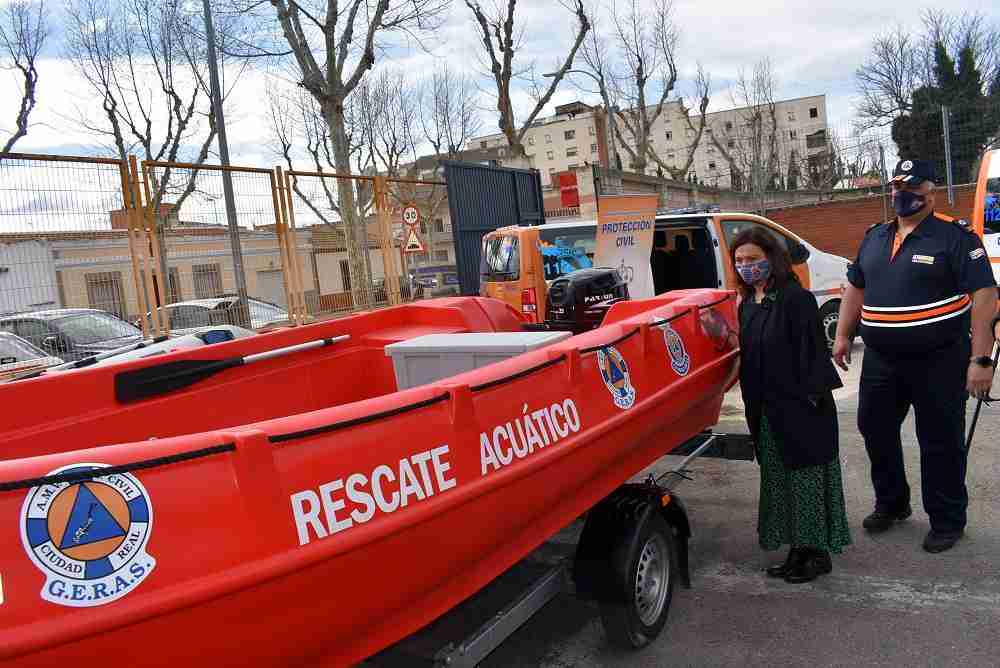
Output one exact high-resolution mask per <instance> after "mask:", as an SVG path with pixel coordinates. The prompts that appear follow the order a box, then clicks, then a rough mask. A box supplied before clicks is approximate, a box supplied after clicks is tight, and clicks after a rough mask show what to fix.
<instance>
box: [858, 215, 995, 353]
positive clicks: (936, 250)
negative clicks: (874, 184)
mask: <svg viewBox="0 0 1000 668" xmlns="http://www.w3.org/2000/svg"><path fill="white" fill-rule="evenodd" d="M896 230H897V223H896V220H895V219H893V220H891V221H890V222H888V223H885V224H882V225H877V226H875V227H874V228H872V229H870V230H869V231H868V233H867V234H866V235H865V238H864V240H862V242H861V247H860V248H859V249H858V256H857V259H856V260H855V261H854V263H853V264H852V265H851V266H850V268H848V270H847V280H848V281H850V283H851V285H853V286H854V287H856V288H858V289H861V290H864V292H865V297H864V305H863V306H862V310H861V337H862V339H863V340H864V342H865V345H866V346H869V347H871V348H874V349H875V350H877V351H879V352H880V353H883V354H887V355H892V354H919V353H927V352H931V351H934V350H937V349H940V348H944V347H947V346H949V345H951V344H953V343H955V342H957V341H959V340H960V339H962V337H968V336H969V329H970V327H971V320H970V315H969V312H970V310H971V309H972V300H971V299H970V297H969V294H970V293H973V292H975V291H976V290H979V289H981V288H985V287H990V286H995V285H996V281H995V280H994V278H993V270H992V268H991V267H990V259H989V257H988V256H987V254H986V250H985V249H984V248H983V243H982V240H981V239H980V238H979V236H977V235H976V234H975V233H974V232H972V231H971V230H969V229H967V228H964V227H962V226H961V225H957V224H955V223H954V222H952V220H951V219H949V218H947V217H945V216H942V215H940V214H937V213H933V212H932V213H930V214H928V215H927V217H926V218H924V219H923V220H922V221H921V222H920V224H919V225H917V227H916V228H915V229H914V230H913V231H912V232H910V234H908V235H907V237H906V239H905V240H904V241H903V243H902V245H901V246H900V247H899V249H898V251H897V252H896V255H895V257H893V255H892V252H893V243H894V240H895V237H896Z"/></svg>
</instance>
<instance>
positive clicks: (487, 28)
mask: <svg viewBox="0 0 1000 668" xmlns="http://www.w3.org/2000/svg"><path fill="white" fill-rule="evenodd" d="M566 2H567V3H569V4H564V6H565V7H566V8H567V9H569V10H570V11H572V12H573V14H574V15H575V17H576V23H577V28H576V37H575V39H574V40H573V46H572V47H570V50H569V53H568V54H567V55H566V58H565V59H564V60H563V62H562V65H561V66H560V67H559V69H557V70H556V71H555V72H552V73H550V74H546V75H545V76H546V77H547V78H549V79H550V81H549V83H548V85H543V84H542V83H541V81H540V80H539V78H538V77H537V76H536V72H535V67H534V64H531V65H528V66H525V67H522V68H518V67H516V66H515V64H514V58H515V55H516V54H517V52H518V51H519V50H520V49H521V47H522V43H521V36H520V34H515V32H514V24H515V10H516V6H517V0H507V3H506V8H504V7H502V6H501V5H500V4H499V3H498V4H497V5H496V6H495V7H493V8H492V10H486V9H483V6H482V5H481V4H480V3H479V2H477V1H475V0H465V4H466V5H467V6H468V8H469V9H470V10H472V14H473V16H474V17H475V20H476V23H477V24H478V25H479V31H480V37H482V41H483V48H484V51H485V59H484V60H485V63H486V66H487V67H488V68H489V71H490V77H491V78H492V79H493V83H494V84H495V86H496V93H497V97H496V104H497V111H499V112H500V118H499V120H498V121H497V124H498V126H499V128H500V131H501V132H503V134H504V136H506V137H507V143H508V145H509V146H510V150H511V154H512V155H513V156H514V157H523V156H525V155H526V152H525V148H524V135H525V134H526V133H527V131H528V128H529V127H531V124H532V123H534V121H535V119H536V118H537V117H538V115H539V114H540V113H541V111H542V109H544V108H545V105H547V104H548V103H549V100H551V99H552V95H553V94H554V93H555V92H556V89H557V88H558V87H559V83H560V82H561V81H562V80H563V78H564V77H565V76H566V73H567V72H568V71H569V69H570V68H571V67H572V66H573V60H574V59H575V58H576V53H577V51H579V49H580V46H581V45H582V44H583V40H584V38H585V37H586V35H587V31H589V30H590V19H589V18H588V17H587V13H586V11H585V10H584V7H583V0H566ZM520 78H526V79H527V80H528V84H529V91H530V93H531V96H532V97H533V98H534V101H535V105H534V107H533V108H532V110H531V112H529V113H528V116H527V117H526V118H525V119H524V121H523V122H522V123H518V121H517V119H516V118H515V114H514V105H513V102H512V99H511V94H512V88H511V82H512V81H516V80H517V79H520Z"/></svg>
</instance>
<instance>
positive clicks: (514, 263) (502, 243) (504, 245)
mask: <svg viewBox="0 0 1000 668" xmlns="http://www.w3.org/2000/svg"><path fill="white" fill-rule="evenodd" d="M517 246H518V244H517V237H508V236H499V237H492V238H489V239H485V240H483V255H482V259H481V260H480V261H479V275H480V280H482V281H493V282H496V281H516V280H517V279H518V278H519V277H520V273H521V272H520V267H521V255H520V253H519V252H518V248H517Z"/></svg>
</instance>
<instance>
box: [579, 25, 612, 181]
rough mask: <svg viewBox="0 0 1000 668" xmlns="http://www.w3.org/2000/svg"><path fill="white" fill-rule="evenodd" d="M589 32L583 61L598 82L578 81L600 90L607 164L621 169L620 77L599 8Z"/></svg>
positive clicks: (591, 77) (597, 91)
mask: <svg viewBox="0 0 1000 668" xmlns="http://www.w3.org/2000/svg"><path fill="white" fill-rule="evenodd" d="M590 25H591V28H590V32H589V33H588V34H587V39H586V41H585V42H584V44H583V62H584V63H585V65H586V69H584V70H583V71H582V73H583V74H585V75H586V76H588V77H589V78H590V79H591V80H593V82H594V83H595V84H596V85H597V90H596V91H593V90H588V89H587V88H586V87H583V86H580V85H579V84H577V87H578V88H581V89H582V90H584V91H585V92H588V93H591V94H593V93H595V92H596V93H597V94H598V95H600V96H601V102H603V103H604V122H605V123H606V124H607V128H606V129H605V130H606V137H607V138H606V140H605V143H606V144H607V151H608V166H609V167H615V168H617V169H621V167H622V159H621V154H620V153H619V152H618V148H617V141H616V139H615V138H616V136H617V135H618V129H617V125H618V124H617V123H616V121H615V117H616V113H615V109H616V108H617V107H618V100H617V98H616V97H615V94H616V92H617V86H615V85H614V82H615V80H616V79H617V78H618V76H619V75H618V73H617V71H616V69H615V63H614V62H613V61H612V57H611V56H612V50H611V44H610V40H609V39H608V37H607V36H606V35H605V34H604V31H603V30H602V29H601V23H600V19H599V17H598V16H597V13H596V12H593V13H591V14H590Z"/></svg>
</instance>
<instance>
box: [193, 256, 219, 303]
mask: <svg viewBox="0 0 1000 668" xmlns="http://www.w3.org/2000/svg"><path fill="white" fill-rule="evenodd" d="M191 274H192V275H193V277H194V296H195V298H196V299H210V298H212V297H218V296H219V295H221V294H222V269H221V268H220V267H219V265H218V263H216V264H196V265H194V266H193V267H191Z"/></svg>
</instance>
